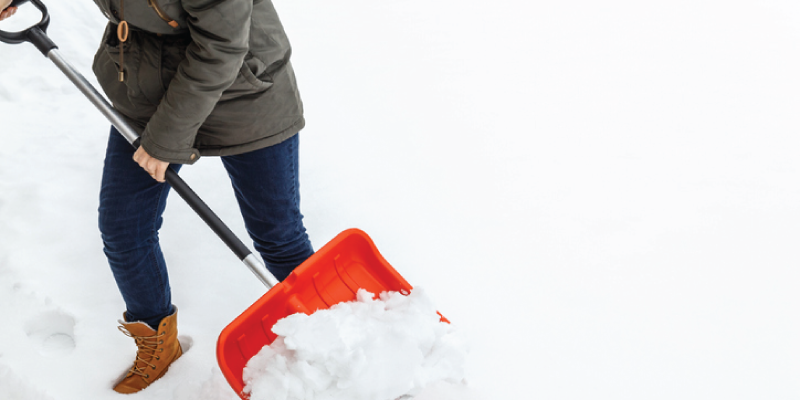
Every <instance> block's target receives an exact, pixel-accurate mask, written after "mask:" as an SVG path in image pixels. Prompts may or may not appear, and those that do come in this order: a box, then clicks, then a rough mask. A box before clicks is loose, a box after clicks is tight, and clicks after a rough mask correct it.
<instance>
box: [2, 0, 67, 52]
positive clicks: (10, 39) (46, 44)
mask: <svg viewBox="0 0 800 400" xmlns="http://www.w3.org/2000/svg"><path fill="white" fill-rule="evenodd" d="M27 1H28V0H14V1H13V2H11V5H9V7H16V6H19V5H20V4H22V3H25V2H27ZM30 2H31V3H33V5H34V6H36V8H38V9H39V11H41V12H42V20H41V21H39V23H38V24H36V25H34V26H32V27H30V28H28V29H25V30H24V31H19V32H6V31H4V30H0V41H2V42H4V43H8V44H17V43H23V42H31V43H33V45H34V46H36V48H37V49H39V51H41V52H42V54H44V55H45V56H46V55H47V53H48V52H50V50H53V49H56V48H58V46H56V44H55V43H53V41H52V40H50V38H49V37H47V34H46V33H45V32H47V26H48V25H50V13H48V12H47V7H45V5H44V3H42V1H41V0H30Z"/></svg>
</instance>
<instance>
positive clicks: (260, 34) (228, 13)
mask: <svg viewBox="0 0 800 400" xmlns="http://www.w3.org/2000/svg"><path fill="white" fill-rule="evenodd" d="M0 1H7V0H0ZM95 3H96V5H97V6H98V7H99V8H100V10H101V12H102V13H103V14H104V15H105V16H106V18H107V19H108V20H109V22H108V24H107V26H106V29H105V32H104V34H103V37H102V40H101V44H100V47H99V49H98V51H97V53H96V54H95V57H94V62H93V66H92V69H93V71H94V73H95V76H96V77H97V81H98V83H99V84H100V86H101V87H102V89H103V90H104V92H105V93H106V95H107V96H108V98H109V99H110V100H111V102H112V104H113V105H114V107H115V108H116V109H117V110H118V111H119V112H120V113H121V114H122V115H123V117H124V118H125V119H126V120H127V122H129V123H130V125H131V126H132V127H133V128H134V129H136V130H137V131H138V133H140V146H139V147H138V149H136V150H134V148H133V147H132V146H131V145H130V144H129V143H128V142H127V141H126V140H125V139H124V138H123V137H122V136H121V134H120V133H119V132H118V131H117V130H116V128H114V127H112V128H111V132H110V135H109V139H108V145H107V148H106V155H105V162H104V167H103V175H102V181H101V188H100V205H99V228H100V232H101V237H102V241H103V246H104V247H103V250H104V253H105V255H106V257H107V259H108V262H109V265H110V267H111V271H112V273H113V276H114V278H115V280H116V283H117V286H118V288H119V290H120V293H121V295H122V298H123V300H124V302H125V307H126V310H125V312H124V313H123V319H122V320H120V321H119V322H120V324H121V326H120V330H121V331H122V332H123V333H124V334H126V335H128V336H130V337H132V338H133V339H134V341H135V343H136V345H137V348H138V350H137V354H136V359H135V360H134V362H133V366H132V367H131V368H130V370H129V371H128V373H127V374H126V375H125V376H124V378H123V379H122V380H121V381H120V382H118V383H117V384H116V386H115V387H114V390H116V391H117V392H120V393H134V392H137V391H140V390H142V389H144V388H146V387H147V386H148V385H150V384H151V383H152V382H153V381H155V380H157V379H159V378H160V377H161V376H163V374H164V373H165V372H166V370H167V368H168V367H169V365H170V364H171V363H172V362H173V361H174V360H175V359H177V358H178V357H180V356H181V354H182V349H181V347H180V343H179V342H178V339H177V308H176V307H175V306H174V305H173V303H172V298H171V292H170V283H169V278H168V274H167V268H166V263H165V260H164V256H163V253H162V251H161V247H160V245H159V238H158V232H159V228H160V227H161V224H162V214H163V212H164V210H165V206H166V199H167V195H168V193H169V191H170V186H169V184H167V183H165V182H164V181H165V179H164V178H165V171H166V169H167V168H173V169H175V170H176V171H177V170H179V169H180V167H181V166H182V165H184V164H193V163H195V162H197V161H198V159H200V157H203V156H219V157H221V160H222V164H223V165H224V167H225V168H226V170H227V173H228V175H229V177H230V180H231V184H232V186H233V190H234V193H235V196H236V199H237V201H238V204H239V207H240V211H241V214H242V216H243V218H244V221H245V227H246V228H247V232H248V234H249V235H250V236H251V238H252V239H253V242H254V246H255V248H256V250H257V251H258V252H259V253H260V254H261V256H262V258H263V259H264V261H265V263H266V266H267V268H268V269H269V270H270V272H272V274H273V275H275V277H276V278H278V279H279V280H283V279H285V278H286V277H287V276H288V275H289V273H291V271H292V270H293V269H294V268H295V267H297V266H298V265H299V264H301V263H302V262H303V261H305V259H307V258H308V257H310V256H311V255H312V254H313V252H314V250H313V249H312V246H311V243H310V241H309V239H308V235H307V233H306V229H305V226H304V224H303V216H302V214H301V213H300V205H299V202H300V195H299V178H298V146H299V139H298V138H299V134H298V132H299V131H300V130H301V129H302V128H303V127H304V125H305V120H304V116H303V105H302V101H301V99H300V95H299V92H298V88H297V83H296V80H295V75H294V71H293V69H292V65H291V62H290V57H291V46H290V44H289V41H288V39H287V36H286V33H285V31H284V28H283V26H282V24H281V22H280V20H279V18H278V15H277V12H276V11H275V8H274V6H273V4H272V2H271V0H262V1H255V2H254V1H252V0H224V1H223V0H181V1H167V0H150V1H140V0H95ZM148 3H149V4H148ZM3 13H4V14H3V15H4V17H3V18H7V17H8V15H5V14H6V13H10V14H13V11H12V10H10V9H9V10H6V11H3Z"/></svg>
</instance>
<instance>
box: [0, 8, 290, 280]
mask: <svg viewBox="0 0 800 400" xmlns="http://www.w3.org/2000/svg"><path fill="white" fill-rule="evenodd" d="M24 1H26V0H18V1H15V2H14V3H12V5H13V4H19V3H21V2H24ZM30 1H31V2H32V3H33V4H34V5H35V6H36V7H37V8H38V9H39V10H40V11H41V12H42V20H41V22H39V23H38V24H36V25H34V26H32V27H30V28H28V29H26V30H24V31H20V32H13V33H9V32H5V31H2V30H0V41H2V42H5V43H10V44H17V43H22V42H31V43H33V44H34V45H35V46H36V48H38V49H39V51H41V52H42V54H44V55H45V57H47V58H49V59H50V60H51V61H52V62H53V63H54V64H55V65H56V66H57V67H58V68H59V69H60V70H61V72H63V73H64V75H66V76H67V78H69V80H70V81H72V83H73V84H75V86H76V87H77V88H78V89H79V90H80V91H81V92H82V93H83V94H84V95H85V96H86V98H88V99H89V101H91V102H92V104H94V106H95V107H97V109H98V110H100V112H101V113H102V114H103V115H105V117H106V118H108V120H109V121H110V122H111V124H113V125H114V126H115V127H116V128H117V130H119V132H120V133H122V135H123V136H124V137H125V139H127V140H128V142H129V143H131V145H133V146H134V147H135V148H136V147H139V134H138V133H136V131H135V130H134V129H133V128H131V126H130V125H129V124H128V123H127V122H126V121H125V119H124V118H123V117H122V115H120V114H119V112H117V110H115V109H114V107H112V106H111V104H109V103H108V101H107V100H106V99H105V97H103V96H102V95H101V94H100V93H99V92H98V91H97V90H96V89H95V88H94V86H92V84H90V83H89V82H88V81H87V80H86V78H84V77H83V75H81V74H80V72H78V71H77V70H76V69H75V68H74V67H72V65H70V64H69V62H67V60H65V59H64V58H63V57H62V56H61V54H60V53H59V52H58V50H57V49H58V47H57V46H56V45H55V43H53V41H52V40H50V38H49V37H48V36H47V34H46V33H45V31H46V30H47V25H48V24H49V23H50V15H49V14H48V13H47V8H46V7H45V6H44V4H43V3H42V2H41V0H30ZM166 181H167V183H169V184H170V185H171V186H172V188H173V189H174V190H175V192H177V193H178V195H180V196H181V197H182V198H183V199H184V200H185V201H186V203H188V204H189V206H190V207H191V208H192V209H193V210H194V211H195V212H196V213H197V215H199V216H200V218H201V219H202V220H203V221H204V222H205V223H206V224H207V225H208V226H209V227H210V228H211V230H213V231H214V233H216V234H217V236H219V238H220V239H222V241H223V242H225V244H226V245H228V247H229V248H230V249H231V250H232V251H233V252H234V254H236V256H237V257H239V259H240V260H241V261H242V262H243V263H244V264H245V266H247V267H248V268H249V269H250V270H251V271H252V272H253V273H254V274H255V275H256V277H258V279H259V280H260V281H261V282H262V283H263V284H264V285H265V286H266V287H267V288H268V289H271V288H272V287H273V286H275V285H277V284H278V279H277V278H275V276H273V275H272V274H271V273H270V272H269V271H268V270H267V268H266V267H265V266H264V263H263V262H262V261H261V260H260V259H259V258H258V257H257V256H256V255H254V254H253V253H252V252H251V251H250V250H249V249H248V248H247V246H245V245H244V243H242V241H241V240H239V238H238V237H236V235H235V234H234V233H233V232H232V231H231V230H230V228H228V226H227V225H225V223H223V222H222V220H220V219H219V217H218V216H217V215H216V214H215V213H214V212H213V211H212V210H211V208H209V207H208V205H207V204H206V203H205V202H204V201H203V200H202V199H201V198H200V197H199V196H198V195H197V194H196V193H195V192H194V191H193V190H192V189H191V188H190V187H189V185H187V184H186V182H184V180H183V179H182V178H181V177H180V176H179V175H178V173H177V172H175V171H174V170H172V169H171V168H168V169H167V173H166Z"/></svg>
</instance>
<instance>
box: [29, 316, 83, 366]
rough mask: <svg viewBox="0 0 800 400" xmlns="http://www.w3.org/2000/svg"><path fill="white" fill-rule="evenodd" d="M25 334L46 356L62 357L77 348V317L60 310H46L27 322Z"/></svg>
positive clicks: (40, 352)
mask: <svg viewBox="0 0 800 400" xmlns="http://www.w3.org/2000/svg"><path fill="white" fill-rule="evenodd" d="M24 328H25V334H27V335H28V338H30V339H31V341H33V343H34V344H35V345H36V350H37V351H38V352H39V354H41V355H42V356H45V357H60V356H65V355H67V354H70V353H72V351H73V350H75V318H72V317H71V316H69V315H67V314H64V313H62V312H59V311H46V312H43V313H41V314H39V315H38V316H37V317H36V318H33V319H31V320H29V321H28V322H27V323H26V324H25V327H24Z"/></svg>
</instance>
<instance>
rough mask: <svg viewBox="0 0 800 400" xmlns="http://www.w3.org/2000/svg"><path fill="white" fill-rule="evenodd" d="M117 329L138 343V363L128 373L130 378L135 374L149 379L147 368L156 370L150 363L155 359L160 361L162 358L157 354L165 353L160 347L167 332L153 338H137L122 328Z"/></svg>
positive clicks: (134, 363)
mask: <svg viewBox="0 0 800 400" xmlns="http://www.w3.org/2000/svg"><path fill="white" fill-rule="evenodd" d="M117 329H119V331H120V332H122V333H123V334H124V335H125V336H127V337H129V338H133V339H134V340H135V341H136V346H137V347H138V350H136V361H134V362H133V367H131V370H130V371H128V376H131V375H132V374H133V375H139V376H141V377H142V378H145V379H149V378H150V374H149V373H148V370H147V367H150V368H151V369H153V370H155V369H156V366H155V365H154V364H152V363H150V361H152V360H153V359H156V360H159V359H160V356H159V355H157V354H156V353H158V352H163V351H164V349H163V348H161V349H159V348H158V346H159V345H160V344H163V343H164V341H163V340H161V338H162V337H164V336H166V332H161V333H160V334H156V335H153V336H136V335H134V334H132V333H131V332H130V331H128V330H127V329H125V328H124V327H122V326H118V327H117ZM140 362H141V363H140Z"/></svg>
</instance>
